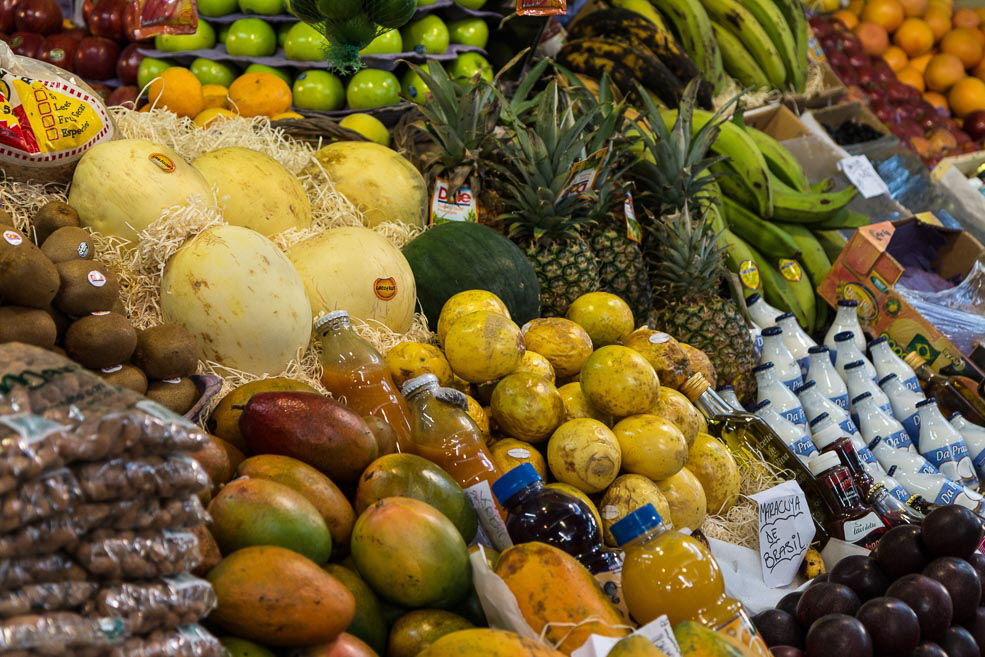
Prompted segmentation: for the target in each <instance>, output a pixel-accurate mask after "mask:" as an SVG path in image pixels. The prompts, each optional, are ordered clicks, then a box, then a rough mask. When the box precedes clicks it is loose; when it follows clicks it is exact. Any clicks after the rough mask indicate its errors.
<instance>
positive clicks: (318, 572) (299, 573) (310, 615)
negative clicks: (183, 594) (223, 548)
mask: <svg viewBox="0 0 985 657" xmlns="http://www.w3.org/2000/svg"><path fill="white" fill-rule="evenodd" d="M208 580H209V582H211V583H212V587H213V588H214V589H215V594H216V599H217V600H218V604H217V605H216V608H215V609H214V610H213V611H212V613H211V614H210V615H209V623H210V624H211V625H213V626H215V627H218V628H219V629H221V630H223V631H226V632H229V633H231V634H233V635H235V636H238V637H242V638H244V639H247V640H249V641H256V642H257V643H260V644H263V645H267V646H274V647H281V646H283V647H300V646H310V645H316V644H318V643H324V642H327V641H331V640H332V639H334V638H335V637H337V636H338V635H339V634H341V633H342V632H343V631H344V630H345V628H347V627H348V626H349V624H350V623H352V619H353V617H354V616H355V612H356V609H355V607H356V600H355V598H354V597H353V595H352V594H351V593H350V592H349V590H348V589H347V588H345V586H343V585H342V583H341V582H339V581H338V580H337V579H335V578H334V577H332V576H331V575H329V574H328V573H326V572H325V571H324V570H322V569H321V568H319V567H318V564H316V563H315V562H313V561H311V560H310V559H308V558H306V557H304V556H302V555H300V554H298V553H297V552H294V551H292V550H288V549H285V548H282V547H276V546H271V545H260V546H253V547H248V548H243V549H242V550H237V551H236V552H233V553H232V554H230V555H229V556H227V557H226V558H225V559H223V560H222V562H221V563H220V564H219V565H218V566H216V567H215V568H213V569H212V570H211V571H210V572H209V575H208Z"/></svg>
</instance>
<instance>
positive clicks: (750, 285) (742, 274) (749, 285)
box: [739, 260, 761, 290]
mask: <svg viewBox="0 0 985 657" xmlns="http://www.w3.org/2000/svg"><path fill="white" fill-rule="evenodd" d="M739 280H740V281H742V286H743V287H745V288H746V289H747V290H758V289H759V287H760V284H761V282H760V278H759V267H758V266H757V265H756V263H755V262H754V261H752V260H743V261H742V262H740V263H739Z"/></svg>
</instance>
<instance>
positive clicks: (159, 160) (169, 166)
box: [147, 153, 178, 173]
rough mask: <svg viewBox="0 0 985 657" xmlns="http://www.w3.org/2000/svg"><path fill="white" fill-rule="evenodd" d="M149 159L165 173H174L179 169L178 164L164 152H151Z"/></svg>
mask: <svg viewBox="0 0 985 657" xmlns="http://www.w3.org/2000/svg"><path fill="white" fill-rule="evenodd" d="M147 159H148V160H150V161H151V162H153V163H154V164H156V165H157V168H158V169H160V170H161V171H163V172H164V173H174V172H175V171H176V170H177V169H178V165H176V164H175V163H174V160H172V159H171V158H170V157H168V156H167V155H165V154H164V153H151V154H150V155H148V156H147Z"/></svg>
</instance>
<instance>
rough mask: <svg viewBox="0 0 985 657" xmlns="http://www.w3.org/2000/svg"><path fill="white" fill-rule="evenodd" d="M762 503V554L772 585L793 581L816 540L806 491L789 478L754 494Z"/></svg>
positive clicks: (764, 571)
mask: <svg viewBox="0 0 985 657" xmlns="http://www.w3.org/2000/svg"><path fill="white" fill-rule="evenodd" d="M750 497H752V499H754V500H755V501H756V502H757V503H758V504H759V557H760V561H761V563H762V566H763V580H765V582H766V585H767V586H769V587H770V588H777V587H780V586H787V585H788V584H790V583H791V582H792V581H793V579H794V576H796V574H797V569H798V568H799V567H800V562H801V561H803V559H804V554H805V553H806V552H807V548H808V547H810V544H811V541H812V540H814V521H813V520H811V512H810V509H809V508H808V506H807V499H806V498H805V497H804V491H803V490H801V488H800V486H799V485H798V484H797V482H795V481H788V482H785V483H782V484H780V485H779V486H774V487H773V488H770V489H768V490H764V491H763V492H761V493H756V494H755V495H750Z"/></svg>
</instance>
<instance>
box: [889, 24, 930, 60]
mask: <svg viewBox="0 0 985 657" xmlns="http://www.w3.org/2000/svg"><path fill="white" fill-rule="evenodd" d="M893 43H895V44H896V45H897V46H899V47H900V48H902V49H903V52H905V53H906V54H907V56H909V57H919V56H920V55H925V54H927V53H928V52H930V49H931V48H933V47H934V31H933V30H932V29H930V25H928V24H927V22H926V21H924V20H922V19H919V18H907V19H906V20H905V21H903V24H902V25H900V26H899V29H898V30H896V34H894V35H893Z"/></svg>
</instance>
